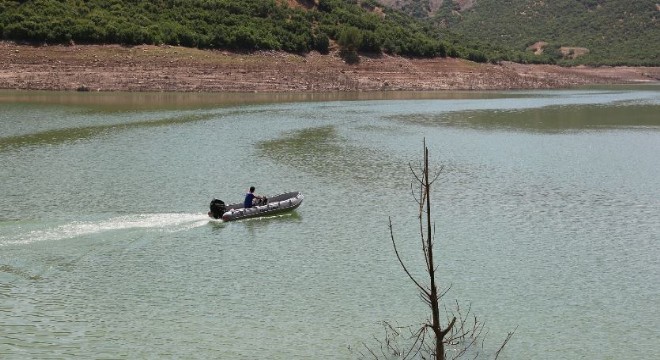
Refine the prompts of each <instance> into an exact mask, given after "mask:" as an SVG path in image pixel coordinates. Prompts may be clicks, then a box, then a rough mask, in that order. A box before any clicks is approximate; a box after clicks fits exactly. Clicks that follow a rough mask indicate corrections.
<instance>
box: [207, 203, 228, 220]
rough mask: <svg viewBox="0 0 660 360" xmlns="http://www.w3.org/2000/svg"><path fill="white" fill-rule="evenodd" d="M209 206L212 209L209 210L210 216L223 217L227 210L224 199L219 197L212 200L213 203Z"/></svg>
mask: <svg viewBox="0 0 660 360" xmlns="http://www.w3.org/2000/svg"><path fill="white" fill-rule="evenodd" d="M209 207H210V209H211V211H209V216H210V217H212V218H214V219H221V218H222V214H224V213H225V211H227V206H226V205H225V203H224V201H222V200H218V199H213V200H211V205H210V206H209Z"/></svg>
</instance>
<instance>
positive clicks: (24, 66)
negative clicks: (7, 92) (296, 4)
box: [0, 42, 660, 92]
mask: <svg viewBox="0 0 660 360" xmlns="http://www.w3.org/2000/svg"><path fill="white" fill-rule="evenodd" d="M658 81H660V68H658V67H600V68H591V67H573V68H562V67H559V66H554V65H523V64H515V63H502V64H478V63H473V62H470V61H467V60H463V59H453V58H436V59H410V58H402V57H393V56H388V55H380V56H373V57H370V56H361V58H360V62H359V63H358V64H354V65H349V64H346V63H345V62H344V61H343V60H342V59H341V58H340V57H339V55H338V54H337V53H331V54H329V55H320V54H318V53H310V54H307V55H305V56H300V55H293V54H288V53H282V52H256V53H249V54H242V53H232V52H227V51H214V50H198V49H190V48H183V47H172V46H149V45H144V46H134V47H123V46H119V45H73V46H63V45H52V46H30V45H18V44H15V43H10V42H1V43H0V88H1V89H29V90H65V91H73V90H90V91H182V92H188V91H198V92H222V91H227V92H306V91H311V92H326V91H382V90H505V89H549V88H567V87H573V86H579V85H589V84H594V85H595V84H627V83H649V82H658Z"/></svg>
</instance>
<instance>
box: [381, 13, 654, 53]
mask: <svg viewBox="0 0 660 360" xmlns="http://www.w3.org/2000/svg"><path fill="white" fill-rule="evenodd" d="M379 1H380V3H382V4H384V5H387V6H392V7H394V8H397V9H400V10H402V11H404V12H406V13H408V14H410V15H412V16H415V17H417V18H425V19H429V20H432V21H433V23H435V24H436V25H437V26H441V27H444V28H447V29H449V30H451V31H453V32H456V33H458V34H461V35H463V36H464V37H465V38H466V39H470V40H474V41H480V42H483V43H487V44H492V45H495V46H503V47H508V48H511V49H516V50H525V51H527V52H529V53H536V54H537V56H539V57H541V56H545V57H547V58H549V59H550V61H551V62H555V61H556V62H559V63H564V64H570V65H575V64H582V63H585V64H592V65H599V64H604V65H650V66H660V2H658V0H379Z"/></svg>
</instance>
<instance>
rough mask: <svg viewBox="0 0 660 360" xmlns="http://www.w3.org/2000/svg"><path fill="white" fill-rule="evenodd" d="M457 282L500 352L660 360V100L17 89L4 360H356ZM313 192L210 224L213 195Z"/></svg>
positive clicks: (612, 92)
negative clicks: (433, 293) (266, 213)
mask: <svg viewBox="0 0 660 360" xmlns="http://www.w3.org/2000/svg"><path fill="white" fill-rule="evenodd" d="M424 142H426V145H427V146H428V148H429V152H430V163H431V168H432V169H440V168H441V167H442V172H441V173H440V175H439V178H438V179H437V181H436V182H435V183H434V186H433V188H432V194H431V196H432V214H433V221H434V223H435V231H436V235H435V239H436V240H435V241H436V250H435V251H436V263H437V264H438V266H439V269H438V279H439V281H440V285H441V287H442V288H443V289H446V288H448V287H451V288H450V290H449V291H448V293H447V294H446V295H445V298H444V299H445V300H446V302H447V304H449V305H451V304H452V303H454V302H455V301H458V302H459V303H460V304H461V306H465V308H467V307H469V306H471V312H472V313H473V314H475V315H476V316H478V318H479V319H480V320H482V321H484V322H485V323H486V327H487V328H488V337H487V339H486V345H485V350H484V351H485V353H492V351H493V349H495V348H497V346H498V345H499V342H501V341H502V340H503V339H504V338H505V337H506V333H507V332H508V331H513V330H515V335H514V336H513V338H512V339H511V341H510V342H509V344H508V345H507V347H506V349H505V351H504V352H503V353H502V354H501V356H500V359H502V358H504V359H544V358H559V359H581V358H582V359H653V358H660V342H659V341H658V339H660V320H658V319H660V306H658V300H659V299H660V261H659V260H658V259H659V258H660V180H658V179H660V86H657V85H655V86H654V85H649V86H635V87H630V86H629V87H600V88H585V89H573V90H551V91H509V92H430V93H343V94H123V93H113V94H105V93H56V92H15V91H2V92H0V190H1V191H0V358H3V359H43V358H82V359H91V358H94V359H108V358H131V359H135V358H153V359H162V358H198V359H255V358H267V359H311V358H317V359H350V358H356V357H358V352H359V351H363V350H364V345H363V344H367V345H369V346H376V344H377V342H376V340H375V339H382V337H383V333H384V332H383V326H382V322H383V321H387V322H390V323H392V324H397V325H401V326H405V325H418V324H420V323H422V322H423V321H425V320H426V319H427V317H428V314H429V311H428V309H427V308H426V306H425V304H424V303H423V302H422V301H421V299H420V298H419V294H418V292H417V290H416V289H415V287H414V285H413V284H412V283H411V282H410V280H409V279H408V278H407V276H406V274H405V273H404V272H403V270H402V269H401V267H400V265H399V264H398V262H397V259H396V257H395V254H394V251H393V248H392V244H391V240H390V232H389V228H388V221H389V219H390V218H391V219H392V225H393V229H394V230H393V236H394V237H395V240H396V241H397V244H398V247H399V250H400V252H401V255H402V257H403V259H404V261H406V263H407V264H408V266H409V268H410V270H411V272H412V273H413V275H415V276H418V277H419V278H420V279H421V280H422V281H424V280H426V279H425V278H424V276H425V272H424V264H423V263H424V261H423V258H422V253H421V249H420V239H419V234H418V233H419V231H418V223H417V213H416V209H417V204H416V203H415V199H414V198H413V196H412V194H411V182H412V181H413V177H412V174H411V171H410V167H412V168H413V169H416V168H418V167H419V164H420V162H421V160H422V157H423V144H424ZM251 185H253V186H255V187H256V189H257V191H256V192H257V193H259V194H265V195H275V194H278V193H282V192H287V191H301V192H302V193H303V194H304V196H305V200H304V202H303V204H302V206H301V207H300V208H298V209H297V210H296V211H295V212H293V213H290V214H287V215H282V216H278V217H270V218H261V219H251V220H244V221H238V222H231V223H222V222H218V221H210V219H209V218H208V216H207V215H206V213H207V211H208V205H209V202H210V201H211V199H213V198H219V199H222V200H224V201H225V202H237V201H242V199H243V196H244V193H245V192H246V191H247V188H249V187H250V186H251Z"/></svg>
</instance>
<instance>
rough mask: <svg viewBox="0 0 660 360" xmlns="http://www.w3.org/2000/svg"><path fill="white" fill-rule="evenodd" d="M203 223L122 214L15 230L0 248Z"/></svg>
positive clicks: (1, 239)
mask: <svg viewBox="0 0 660 360" xmlns="http://www.w3.org/2000/svg"><path fill="white" fill-rule="evenodd" d="M206 224H208V215H207V214H201V213H200V214H176V213H169V214H137V215H124V216H118V217H113V218H109V219H105V220H96V221H74V222H70V223H67V224H63V225H58V226H53V227H49V228H46V229H34V230H29V231H27V232H25V231H19V232H18V233H17V234H13V235H3V236H0V246H3V245H18V244H30V243H34V242H39V241H55V240H64V239H71V238H75V237H80V236H89V235H95V234H99V233H103V232H109V231H119V230H130V229H152V230H154V231H163V232H178V231H185V230H190V229H194V228H197V227H200V226H204V225H206Z"/></svg>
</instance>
